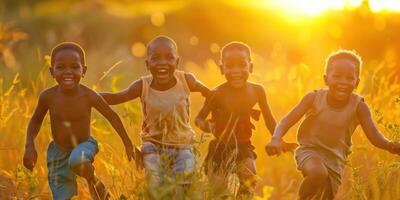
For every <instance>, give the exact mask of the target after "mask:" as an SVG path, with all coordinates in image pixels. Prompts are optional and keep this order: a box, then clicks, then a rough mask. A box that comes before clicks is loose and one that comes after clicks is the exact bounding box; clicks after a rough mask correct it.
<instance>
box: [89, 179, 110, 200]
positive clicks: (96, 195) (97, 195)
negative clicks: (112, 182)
mask: <svg viewBox="0 0 400 200" xmlns="http://www.w3.org/2000/svg"><path fill="white" fill-rule="evenodd" d="M88 185H89V191H90V195H91V196H92V198H93V199H95V200H107V199H110V194H109V193H108V191H107V189H106V187H105V186H104V184H103V183H102V182H101V181H100V180H98V179H97V178H96V180H95V181H93V182H92V183H89V182H88Z"/></svg>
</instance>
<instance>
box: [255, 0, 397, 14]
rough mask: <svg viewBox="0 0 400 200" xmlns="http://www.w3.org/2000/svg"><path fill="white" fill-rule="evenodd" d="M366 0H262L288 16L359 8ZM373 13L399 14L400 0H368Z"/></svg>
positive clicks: (266, 4)
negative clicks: (390, 12)
mask: <svg viewBox="0 0 400 200" xmlns="http://www.w3.org/2000/svg"><path fill="white" fill-rule="evenodd" d="M363 1H366V0H262V1H261V2H262V3H264V4H265V6H274V7H278V8H280V9H282V10H284V11H286V12H288V13H289V14H295V15H296V14H306V15H311V16H314V15H319V14H321V13H323V12H324V11H327V10H341V9H347V8H350V9H351V8H356V7H359V6H360V5H361V4H362V3H363ZM369 7H370V9H371V10H372V11H373V12H381V11H393V12H400V0H369Z"/></svg>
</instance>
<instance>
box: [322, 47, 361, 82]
mask: <svg viewBox="0 0 400 200" xmlns="http://www.w3.org/2000/svg"><path fill="white" fill-rule="evenodd" d="M339 59H346V60H349V61H350V62H353V63H354V64H355V66H356V73H357V76H359V75H360V72H361V65H362V59H361V56H360V55H358V54H357V52H356V51H354V50H344V49H341V50H338V51H334V52H332V53H331V54H330V55H329V56H328V57H327V59H326V65H325V73H326V74H327V73H328V71H329V70H330V69H331V68H332V64H333V62H335V61H336V60H339Z"/></svg>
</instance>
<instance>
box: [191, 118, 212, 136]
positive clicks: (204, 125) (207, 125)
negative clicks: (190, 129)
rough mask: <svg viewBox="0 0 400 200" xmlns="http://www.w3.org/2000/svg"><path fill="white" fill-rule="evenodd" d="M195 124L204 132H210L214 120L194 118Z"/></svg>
mask: <svg viewBox="0 0 400 200" xmlns="http://www.w3.org/2000/svg"><path fill="white" fill-rule="evenodd" d="M195 124H196V125H197V126H198V127H199V128H200V129H201V130H202V131H204V132H207V133H210V132H213V131H214V127H215V122H212V121H210V120H204V119H196V122H195Z"/></svg>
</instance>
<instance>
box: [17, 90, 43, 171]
mask: <svg viewBox="0 0 400 200" xmlns="http://www.w3.org/2000/svg"><path fill="white" fill-rule="evenodd" d="M45 96H46V94H45V92H43V93H41V94H40V96H39V100H38V104H37V106H36V108H35V111H34V113H33V115H32V118H31V120H30V121H29V125H28V130H27V134H26V144H25V153H24V159H23V163H24V166H25V167H26V168H28V169H29V170H32V169H33V167H34V166H35V164H36V161H37V152H36V149H35V138H36V136H37V135H38V133H39V130H40V127H41V126H42V122H43V119H44V117H45V116H46V113H47V111H48V106H47V102H46V97H45Z"/></svg>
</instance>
